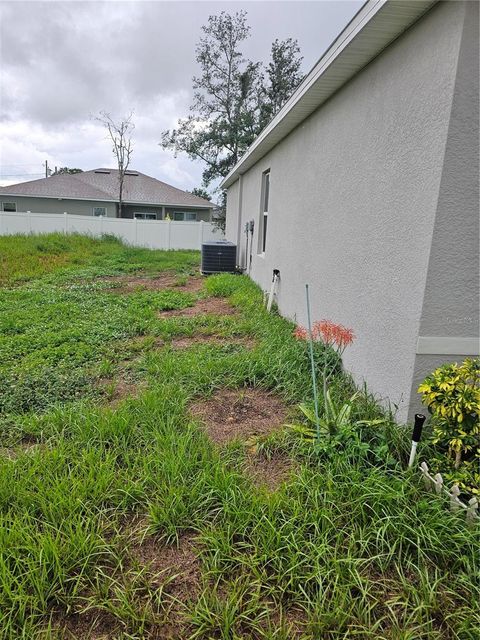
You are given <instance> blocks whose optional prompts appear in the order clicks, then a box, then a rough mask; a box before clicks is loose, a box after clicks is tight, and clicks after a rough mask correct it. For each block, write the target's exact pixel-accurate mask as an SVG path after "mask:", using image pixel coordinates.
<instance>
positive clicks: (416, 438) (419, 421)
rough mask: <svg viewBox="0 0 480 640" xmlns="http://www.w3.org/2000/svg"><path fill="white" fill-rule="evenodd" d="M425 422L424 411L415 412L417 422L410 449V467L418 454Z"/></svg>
mask: <svg viewBox="0 0 480 640" xmlns="http://www.w3.org/2000/svg"><path fill="white" fill-rule="evenodd" d="M424 422H425V416H424V415H423V413H416V414H415V424H414V426H413V433H412V448H411V449H410V460H409V461H408V467H409V468H410V467H412V466H413V462H414V460H415V456H416V454H417V446H418V443H419V442H420V440H421V438H422V429H423V423H424Z"/></svg>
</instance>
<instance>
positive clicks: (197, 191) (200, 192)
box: [190, 187, 211, 202]
mask: <svg viewBox="0 0 480 640" xmlns="http://www.w3.org/2000/svg"><path fill="white" fill-rule="evenodd" d="M190 193H192V194H193V195H194V196H197V197H198V198H203V199H204V200H208V201H209V202H210V198H211V196H210V194H209V193H208V191H207V190H206V189H204V188H203V187H195V188H194V189H192V190H191V191H190Z"/></svg>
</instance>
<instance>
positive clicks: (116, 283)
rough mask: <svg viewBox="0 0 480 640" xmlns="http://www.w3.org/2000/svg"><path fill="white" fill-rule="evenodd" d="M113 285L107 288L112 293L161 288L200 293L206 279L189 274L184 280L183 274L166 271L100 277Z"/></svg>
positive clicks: (158, 289) (102, 280)
mask: <svg viewBox="0 0 480 640" xmlns="http://www.w3.org/2000/svg"><path fill="white" fill-rule="evenodd" d="M99 280H100V281H101V282H106V283H108V284H111V285H113V286H112V287H111V288H109V289H107V291H109V292H110V293H118V294H125V293H132V292H135V291H160V290H161V289H172V288H174V289H178V291H182V292H184V293H186V292H189V293H198V292H199V291H201V290H202V288H203V283H204V279H203V277H201V276H188V277H187V279H186V280H185V281H184V278H183V277H182V276H178V275H175V274H172V273H164V274H162V275H160V276H156V277H151V278H148V277H145V276H106V277H104V278H100V279H99Z"/></svg>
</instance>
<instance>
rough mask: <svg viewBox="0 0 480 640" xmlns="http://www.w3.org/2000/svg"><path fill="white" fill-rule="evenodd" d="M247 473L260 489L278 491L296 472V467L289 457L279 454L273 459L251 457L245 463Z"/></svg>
mask: <svg viewBox="0 0 480 640" xmlns="http://www.w3.org/2000/svg"><path fill="white" fill-rule="evenodd" d="M244 468H245V473H246V474H247V475H248V476H249V477H250V478H251V479H252V481H253V482H254V483H255V484H256V485H257V486H259V487H264V488H266V489H267V490H268V491H276V490H277V489H278V488H279V486H280V485H281V484H282V483H283V482H286V481H287V480H288V479H289V477H290V476H291V475H292V473H293V472H294V469H295V466H294V464H293V462H292V460H290V458H287V456H282V455H280V454H277V455H275V456H272V457H271V458H265V457H263V456H258V455H256V456H250V457H248V458H247V460H246V462H245V467H244Z"/></svg>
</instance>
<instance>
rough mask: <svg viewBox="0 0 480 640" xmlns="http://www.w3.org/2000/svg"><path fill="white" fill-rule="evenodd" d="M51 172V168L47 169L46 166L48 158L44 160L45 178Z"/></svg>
mask: <svg viewBox="0 0 480 640" xmlns="http://www.w3.org/2000/svg"><path fill="white" fill-rule="evenodd" d="M51 173H52V170H51V169H49V167H48V160H45V178H48V176H49V175H50V174H51Z"/></svg>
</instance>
